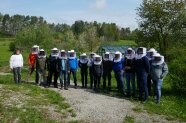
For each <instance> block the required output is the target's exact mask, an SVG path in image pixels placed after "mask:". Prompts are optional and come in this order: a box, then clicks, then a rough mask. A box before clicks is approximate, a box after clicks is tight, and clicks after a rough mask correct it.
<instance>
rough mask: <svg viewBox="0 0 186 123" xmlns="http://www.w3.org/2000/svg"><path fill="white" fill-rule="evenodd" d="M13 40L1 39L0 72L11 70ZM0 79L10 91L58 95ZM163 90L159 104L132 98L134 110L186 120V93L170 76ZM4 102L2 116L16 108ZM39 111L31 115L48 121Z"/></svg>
mask: <svg viewBox="0 0 186 123" xmlns="http://www.w3.org/2000/svg"><path fill="white" fill-rule="evenodd" d="M11 41H12V39H11V40H5V41H2V40H0V49H1V52H0V56H1V57H0V72H2V70H4V68H6V69H5V70H4V72H10V71H9V69H8V64H9V58H10V56H11V54H12V53H11V52H10V51H9V50H8V45H9V43H10V42H11ZM133 43H134V42H133ZM133 43H132V42H131V41H126V42H125V41H119V42H118V43H115V42H114V43H111V44H110V45H124V44H126V45H128V44H133ZM23 56H24V60H25V62H24V63H25V68H24V70H23V72H22V74H23V78H25V76H26V72H27V70H26V68H27V57H28V52H23ZM77 78H78V81H79V82H80V81H81V78H80V70H79V71H78V74H77ZM32 79H34V75H32ZM0 81H1V82H0V83H1V84H2V85H3V88H7V86H12V87H11V88H10V89H9V91H10V92H11V91H15V90H17V89H18V91H20V92H22V91H23V90H24V89H26V90H27V89H28V90H34V89H35V90H38V91H39V92H38V93H40V94H38V95H42V94H43V93H50V94H52V95H56V93H55V92H45V90H40V89H39V88H38V87H35V86H32V85H27V84H23V85H21V86H20V87H19V86H16V85H14V84H12V83H13V81H12V79H11V77H10V76H9V77H7V78H2V76H1V77H0ZM6 83H8V84H6ZM112 87H113V90H112V91H111V92H110V93H108V94H110V95H115V94H116V93H117V90H116V81H115V79H114V75H113V74H112ZM12 88H13V90H12ZM20 88H21V89H20ZM22 89H23V90H22ZM162 90H163V91H162V99H161V103H160V104H158V105H157V104H156V103H155V100H154V97H150V98H149V101H148V102H147V103H145V104H142V103H139V102H138V101H136V100H135V99H133V98H131V99H130V100H131V101H133V102H134V103H136V104H137V107H136V108H134V111H136V112H141V111H144V110H146V111H147V112H149V113H155V114H160V115H166V116H167V119H169V120H173V119H179V120H180V121H185V122H186V95H183V94H178V93H175V92H174V91H173V89H172V88H171V82H170V79H169V76H168V77H167V78H166V79H165V80H164V83H163V89H162ZM6 91H7V90H6V89H5V92H6ZM46 91H47V90H46ZM100 93H104V91H103V90H101V91H100ZM24 94H26V95H27V94H28V93H27V92H25V93H24ZM29 95H30V96H31V97H33V95H34V91H33V93H32V94H29ZM36 95H37V92H36ZM5 97H6V95H5V96H4V97H1V98H5ZM38 98H39V99H40V98H41V97H38ZM46 98H49V100H50V99H53V97H46ZM60 100H63V99H60ZM56 101H57V102H56V103H57V104H56V105H60V104H59V102H58V100H56ZM2 102H3V101H2V99H1V101H0V104H1V105H0V117H1V116H2V114H1V113H2V112H7V113H8V112H9V113H10V112H12V110H13V109H14V108H15V107H12V109H11V108H10V109H9V110H7V109H4V107H3V106H2ZM41 102H42V101H41ZM41 102H39V103H41ZM62 102H63V101H62ZM33 105H35V104H34V103H33ZM33 105H32V106H33ZM32 106H31V107H32ZM16 110H18V109H16ZM29 110H30V111H35V109H28V111H29ZM18 112H20V115H21V116H20V117H23V116H24V113H21V111H18ZM37 112H38V113H35V114H30V115H31V116H32V115H34V117H36V119H41V121H43V122H44V121H46V119H45V117H44V116H43V115H40V113H41V112H39V111H37ZM67 112H68V111H67ZM14 113H15V112H12V117H15V114H14ZM27 113H29V112H27ZM41 114H42V113H41ZM38 116H41V117H42V118H39V117H38ZM7 119H11V117H9V116H8V115H6V118H4V119H3V121H7ZM23 120H24V119H23ZM126 120H133V118H130V117H129V118H127V119H126ZM47 121H50V120H47ZM51 121H52V120H51Z"/></svg>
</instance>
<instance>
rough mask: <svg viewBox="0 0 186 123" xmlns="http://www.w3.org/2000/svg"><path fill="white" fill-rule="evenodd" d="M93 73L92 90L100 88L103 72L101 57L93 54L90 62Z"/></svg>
mask: <svg viewBox="0 0 186 123" xmlns="http://www.w3.org/2000/svg"><path fill="white" fill-rule="evenodd" d="M92 68H93V75H94V90H95V91H96V90H97V89H100V82H101V76H102V73H103V66H102V57H101V56H99V55H95V56H94V61H93V64H92Z"/></svg>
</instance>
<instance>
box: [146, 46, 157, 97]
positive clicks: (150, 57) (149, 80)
mask: <svg viewBox="0 0 186 123" xmlns="http://www.w3.org/2000/svg"><path fill="white" fill-rule="evenodd" d="M156 53H157V51H156V50H155V49H154V48H151V49H150V50H149V51H147V58H148V60H149V63H150V66H151V65H152V61H153V55H155V54H156ZM150 71H151V67H150ZM152 84H153V81H152V77H151V74H150V73H149V74H148V76H147V88H148V93H149V96H151V87H152ZM154 94H155V93H154Z"/></svg>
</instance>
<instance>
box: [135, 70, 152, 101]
mask: <svg viewBox="0 0 186 123" xmlns="http://www.w3.org/2000/svg"><path fill="white" fill-rule="evenodd" d="M137 83H138V87H139V99H143V93H145V96H144V100H147V99H148V96H149V95H148V88H147V74H146V73H143V74H142V73H140V74H139V73H137Z"/></svg>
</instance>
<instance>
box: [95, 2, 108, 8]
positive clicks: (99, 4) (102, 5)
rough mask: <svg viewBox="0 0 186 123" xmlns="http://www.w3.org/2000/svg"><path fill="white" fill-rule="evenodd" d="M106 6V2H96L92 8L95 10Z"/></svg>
mask: <svg viewBox="0 0 186 123" xmlns="http://www.w3.org/2000/svg"><path fill="white" fill-rule="evenodd" d="M106 6H107V0H96V2H95V4H94V7H95V8H97V9H103V8H105V7H106Z"/></svg>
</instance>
